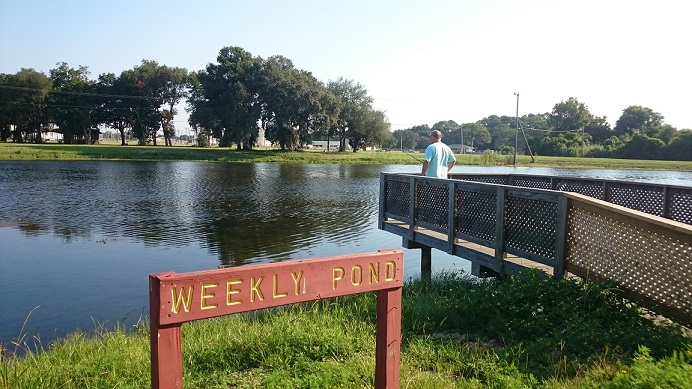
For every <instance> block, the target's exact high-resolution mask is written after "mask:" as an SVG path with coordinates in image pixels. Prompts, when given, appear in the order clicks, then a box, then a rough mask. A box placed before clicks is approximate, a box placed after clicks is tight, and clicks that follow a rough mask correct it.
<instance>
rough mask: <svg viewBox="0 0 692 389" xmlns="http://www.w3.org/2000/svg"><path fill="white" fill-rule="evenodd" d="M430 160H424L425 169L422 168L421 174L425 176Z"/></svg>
mask: <svg viewBox="0 0 692 389" xmlns="http://www.w3.org/2000/svg"><path fill="white" fill-rule="evenodd" d="M429 164H430V162H429V161H423V170H421V172H420V175H421V176H424V175H425V172H426V171H427V170H428V165H429Z"/></svg>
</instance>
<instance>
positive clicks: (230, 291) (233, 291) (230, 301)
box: [226, 280, 243, 306]
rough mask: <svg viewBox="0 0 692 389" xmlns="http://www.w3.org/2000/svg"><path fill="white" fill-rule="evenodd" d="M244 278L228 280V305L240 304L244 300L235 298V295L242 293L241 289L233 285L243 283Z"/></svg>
mask: <svg viewBox="0 0 692 389" xmlns="http://www.w3.org/2000/svg"><path fill="white" fill-rule="evenodd" d="M242 283H243V280H230V281H226V305H228V306H230V305H238V304H240V303H242V302H243V300H240V299H238V300H233V295H234V294H238V293H240V289H233V285H236V284H242Z"/></svg>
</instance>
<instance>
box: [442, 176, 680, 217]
mask: <svg viewBox="0 0 692 389" xmlns="http://www.w3.org/2000/svg"><path fill="white" fill-rule="evenodd" d="M449 178H450V179H455V180H466V181H475V182H485V183H491V184H501V185H510V186H520V187H524V188H536V189H552V190H559V191H563V192H574V193H579V194H583V195H586V196H589V197H593V198H596V199H599V200H603V201H606V202H609V203H613V204H617V205H621V206H623V207H627V208H631V209H635V210H637V211H642V212H646V213H649V214H652V215H656V216H661V217H664V218H666V219H670V220H675V221H678V222H681V223H685V224H690V225H692V187H684V186H675V185H660V184H652V183H645V182H626V181H617V180H599V179H590V178H577V177H554V176H540V175H528V174H473V173H450V174H449Z"/></svg>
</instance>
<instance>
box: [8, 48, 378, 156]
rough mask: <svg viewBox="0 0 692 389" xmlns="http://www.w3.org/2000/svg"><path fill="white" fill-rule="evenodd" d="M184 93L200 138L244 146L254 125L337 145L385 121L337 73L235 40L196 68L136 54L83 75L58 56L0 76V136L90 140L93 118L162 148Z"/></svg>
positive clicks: (268, 132)
mask: <svg viewBox="0 0 692 389" xmlns="http://www.w3.org/2000/svg"><path fill="white" fill-rule="evenodd" d="M183 99H184V100H186V102H187V107H186V110H187V112H189V114H190V115H189V124H190V126H191V127H192V128H193V129H194V130H195V132H196V133H197V137H198V139H200V140H202V142H201V143H205V142H204V140H208V139H210V138H212V137H213V138H215V139H216V140H217V141H218V142H219V144H220V146H222V147H231V146H235V147H237V148H238V149H251V148H252V147H253V146H255V145H256V142H257V139H258V136H259V131H260V130H264V137H265V139H267V140H268V141H270V142H272V143H273V144H275V145H278V146H279V147H281V148H282V149H283V150H298V149H301V148H304V147H305V146H306V145H308V144H309V143H310V142H311V141H312V140H314V139H325V138H326V139H334V140H335V142H338V143H339V149H340V150H341V151H344V150H346V148H347V147H346V145H347V143H348V144H349V145H350V146H351V147H352V148H353V150H354V151H357V150H359V149H365V148H367V147H371V146H379V145H381V144H383V143H384V142H386V141H387V140H388V139H389V137H391V133H390V131H389V130H390V124H389V122H388V120H387V118H386V116H385V114H384V112H383V111H379V110H376V109H374V108H373V106H372V103H373V98H372V97H371V96H369V95H368V92H367V90H366V89H365V87H364V86H363V85H361V84H360V83H357V82H355V81H353V80H349V79H345V78H339V79H337V80H335V81H329V82H327V83H323V82H321V81H319V80H317V79H316V78H315V77H314V76H313V75H312V73H310V72H308V71H305V70H301V69H297V68H296V67H295V66H294V65H293V63H292V62H291V60H290V59H288V58H285V57H283V56H279V55H277V56H272V57H269V58H268V59H266V60H265V59H262V58H261V57H255V56H253V55H252V54H250V53H249V52H247V51H246V50H244V49H242V48H240V47H225V48H223V49H221V50H220V52H219V55H218V57H217V61H216V63H210V64H208V65H207V66H206V68H205V69H203V70H198V71H192V72H190V71H188V70H187V69H184V68H177V67H169V66H166V65H160V64H158V63H157V62H155V61H151V60H143V61H142V63H141V64H140V65H138V66H135V67H134V68H133V69H129V70H125V71H123V72H122V73H121V74H120V75H115V74H113V73H106V74H100V75H99V76H98V78H97V79H96V80H92V79H90V74H89V70H88V68H87V67H85V66H80V67H78V68H72V67H70V66H69V65H68V64H67V63H64V62H63V63H59V64H57V66H56V68H55V69H51V70H50V72H49V75H45V74H43V73H41V72H37V71H35V70H33V69H21V70H20V71H19V72H17V73H16V74H0V121H1V122H0V124H1V126H0V141H7V140H8V139H11V140H13V141H14V142H39V143H40V142H42V134H43V133H45V132H47V131H55V132H59V133H62V134H63V140H64V142H65V143H92V141H93V140H94V137H95V136H97V135H98V133H99V131H98V130H97V129H98V128H99V127H100V126H105V127H107V128H110V129H113V130H116V131H117V132H118V133H119V134H120V138H121V144H123V145H125V144H126V141H125V139H126V133H127V134H129V135H131V136H132V137H133V138H136V139H137V140H138V144H140V145H144V144H147V143H148V142H152V143H153V144H156V138H157V134H158V133H163V137H164V140H165V143H166V145H167V146H170V145H172V141H171V139H172V138H173V137H174V136H175V130H176V128H175V123H174V121H173V118H174V117H175V115H176V114H177V106H178V104H179V103H180V102H181V101H183Z"/></svg>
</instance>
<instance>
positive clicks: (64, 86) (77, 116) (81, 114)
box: [46, 62, 98, 144]
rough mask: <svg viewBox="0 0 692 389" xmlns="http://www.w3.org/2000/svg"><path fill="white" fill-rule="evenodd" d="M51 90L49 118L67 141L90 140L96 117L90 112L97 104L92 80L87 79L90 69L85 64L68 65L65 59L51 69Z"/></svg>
mask: <svg viewBox="0 0 692 389" xmlns="http://www.w3.org/2000/svg"><path fill="white" fill-rule="evenodd" d="M50 77H51V79H52V80H53V91H54V93H51V94H50V95H49V96H48V98H47V99H46V100H47V102H49V104H50V116H51V120H52V122H53V123H54V124H55V125H57V126H58V129H59V132H61V133H62V134H63V141H64V142H65V143H67V144H70V143H75V142H80V143H86V144H90V143H92V128H93V127H94V123H95V122H96V118H94V117H92V114H93V113H94V111H95V110H96V109H97V107H98V100H96V99H95V98H94V96H93V92H94V91H95V85H96V84H95V82H94V81H92V80H91V79H89V69H88V68H87V67H85V66H80V67H79V68H77V69H75V68H71V67H69V65H68V64H67V63H65V62H62V63H59V64H58V67H56V68H55V69H51V70H50Z"/></svg>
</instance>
